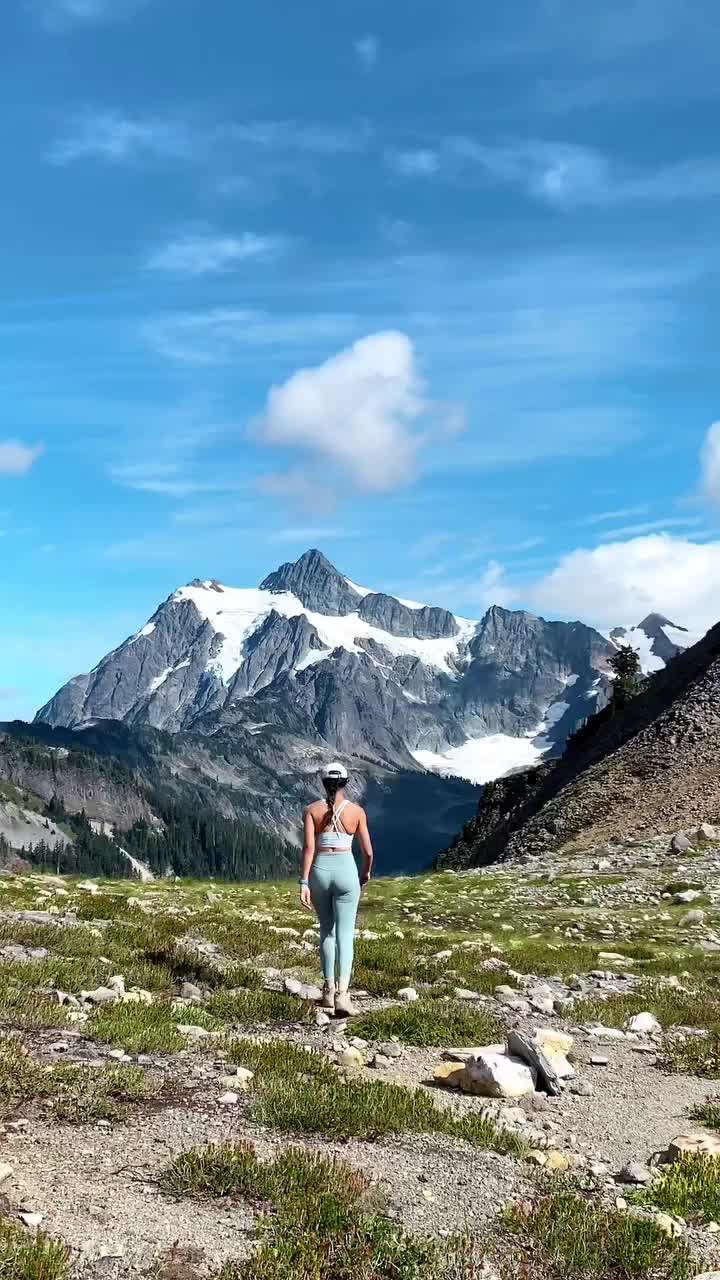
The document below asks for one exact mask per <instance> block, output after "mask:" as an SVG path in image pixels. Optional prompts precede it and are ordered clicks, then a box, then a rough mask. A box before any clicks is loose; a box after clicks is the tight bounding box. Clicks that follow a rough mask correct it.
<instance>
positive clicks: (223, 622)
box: [173, 584, 478, 684]
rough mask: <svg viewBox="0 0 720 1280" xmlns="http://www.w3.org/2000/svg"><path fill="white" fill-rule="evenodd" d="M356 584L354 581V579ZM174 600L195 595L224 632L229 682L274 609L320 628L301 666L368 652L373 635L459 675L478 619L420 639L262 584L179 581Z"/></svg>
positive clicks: (216, 664) (222, 666)
mask: <svg viewBox="0 0 720 1280" xmlns="http://www.w3.org/2000/svg"><path fill="white" fill-rule="evenodd" d="M352 585H353V586H354V584H352ZM173 599H174V600H191V601H192V603H193V604H194V605H195V607H196V609H197V610H198V612H199V613H200V615H201V616H202V617H203V618H205V619H207V621H209V622H210V623H211V625H212V626H213V628H214V629H215V631H217V632H218V633H219V634H221V635H222V636H223V645H222V648H221V650H220V653H219V654H218V656H217V657H216V658H215V659H214V660H213V663H212V664H211V665H212V667H213V669H214V670H215V671H216V672H217V674H218V675H219V676H220V678H221V679H222V680H223V681H224V683H226V684H227V683H228V682H229V681H230V679H231V678H232V676H233V675H234V674H235V672H236V671H237V669H238V667H239V666H240V665H241V664H242V662H243V659H244V657H245V653H246V648H247V642H248V640H249V639H250V637H251V636H252V635H253V634H254V632H255V631H256V630H257V628H258V626H259V625H260V623H261V622H262V621H263V620H264V619H265V618H266V617H267V615H268V614H269V613H270V611H271V610H272V609H275V610H276V612H277V613H280V614H282V615H283V616H284V617H286V618H294V617H297V616H298V615H299V614H304V615H305V617H306V618H307V619H308V622H310V623H311V625H312V626H313V627H314V628H315V630H316V631H317V633H318V635H319V637H320V641H321V644H322V646H323V647H322V649H313V650H311V651H310V653H309V654H307V655H306V657H305V658H304V659H303V661H302V663H301V664H300V667H301V668H302V667H307V666H310V665H311V664H312V663H314V662H322V661H323V659H324V658H326V657H327V656H328V654H329V653H331V652H332V650H333V649H338V648H342V649H346V650H347V651H348V652H350V653H363V652H365V651H364V650H363V649H362V648H361V647H360V646H359V645H358V644H357V643H356V641H358V640H375V641H376V642H377V644H381V645H383V646H384V647H385V648H386V649H388V650H389V651H390V652H391V653H392V654H393V655H394V656H395V657H402V656H403V655H410V656H411V657H415V658H419V659H420V661H421V662H423V663H425V664H427V665H428V666H431V667H435V668H437V669H438V670H440V671H444V672H445V673H446V674H447V675H455V671H454V669H453V667H452V665H451V659H453V658H455V657H457V655H458V653H459V651H460V649H461V648H462V647H463V646H464V645H465V644H466V643H467V641H469V640H470V638H471V636H472V635H473V634H474V632H475V629H476V627H477V625H478V624H477V622H476V621H474V620H471V619H469V618H456V619H455V621H456V622H457V625H458V629H459V631H458V635H456V636H451V637H449V638H447V637H446V638H441V639H437V640H422V639H417V638H415V637H414V636H394V635H391V633H390V632H389V631H383V630H382V629H381V628H380V627H374V626H372V625H371V624H370V623H369V622H365V621H364V619H362V618H360V616H359V615H358V614H357V613H350V614H346V615H345V617H340V618H335V617H332V616H330V615H328V614H325V613H313V612H312V610H310V609H306V608H305V606H304V605H303V603H302V601H300V600H298V599H297V597H296V596H294V595H292V594H291V593H290V592H288V591H282V592H273V591H263V590H261V589H260V588H259V587H248V588H242V587H224V588H223V591H222V594H219V593H217V591H214V592H210V591H208V590H207V589H206V584H203V586H200V587H196V586H188V587H181V588H180V589H179V591H176V592H175V595H174V596H173Z"/></svg>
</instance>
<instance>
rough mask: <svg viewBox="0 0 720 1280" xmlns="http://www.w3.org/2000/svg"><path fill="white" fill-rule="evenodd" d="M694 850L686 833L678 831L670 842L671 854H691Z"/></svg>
mask: <svg viewBox="0 0 720 1280" xmlns="http://www.w3.org/2000/svg"><path fill="white" fill-rule="evenodd" d="M692 848H693V843H692V840H689V839H688V837H687V836H686V835H685V832H684V831H677V832H676V833H675V835H674V836H673V838H672V840H671V841H670V851H671V853H689V852H690V850H691V849H692Z"/></svg>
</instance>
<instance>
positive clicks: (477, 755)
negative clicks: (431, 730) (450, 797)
mask: <svg viewBox="0 0 720 1280" xmlns="http://www.w3.org/2000/svg"><path fill="white" fill-rule="evenodd" d="M412 754H413V757H414V759H415V760H417V762H418V764H421V765H422V766H423V767H424V768H425V769H429V770H430V771H431V772H432V773H439V774H440V775H441V777H444V778H447V777H452V776H456V777H460V778H466V779H467V781H468V782H492V781H493V780H494V779H495V778H501V777H502V776H503V774H506V773H509V772H510V771H511V769H528V768H530V767H531V766H532V765H535V764H538V763H539V761H540V760H541V759H542V756H543V752H542V750H541V749H540V748H539V747H537V746H536V745H535V741H534V739H533V738H512V737H511V736H510V735H509V734H507V733H490V734H488V735H487V737H485V738H468V740H467V742H463V744H462V745H461V746H459V747H451V748H450V750H449V751H444V752H443V753H442V755H440V754H438V753H436V752H434V751H413V753H412Z"/></svg>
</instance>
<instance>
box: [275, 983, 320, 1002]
mask: <svg viewBox="0 0 720 1280" xmlns="http://www.w3.org/2000/svg"><path fill="white" fill-rule="evenodd" d="M283 985H284V987H285V990H286V991H287V992H288V993H289V995H292V996H299V997H300V999H301V1000H310V1001H317V1000H322V991H321V989H320V987H315V986H313V985H312V983H310V982H300V981H299V979H298V978H285V981H284V983H283Z"/></svg>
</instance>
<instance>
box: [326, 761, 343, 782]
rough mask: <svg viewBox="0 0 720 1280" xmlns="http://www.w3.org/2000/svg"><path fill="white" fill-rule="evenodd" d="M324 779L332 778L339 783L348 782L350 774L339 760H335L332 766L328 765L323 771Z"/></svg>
mask: <svg viewBox="0 0 720 1280" xmlns="http://www.w3.org/2000/svg"><path fill="white" fill-rule="evenodd" d="M322 776H323V778H328V779H330V778H332V779H334V780H336V781H337V782H347V776H348V772H347V769H346V768H345V765H344V764H341V763H340V761H339V760H333V762H332V764H328V765H326V766H325V768H324V769H323V775H322Z"/></svg>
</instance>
